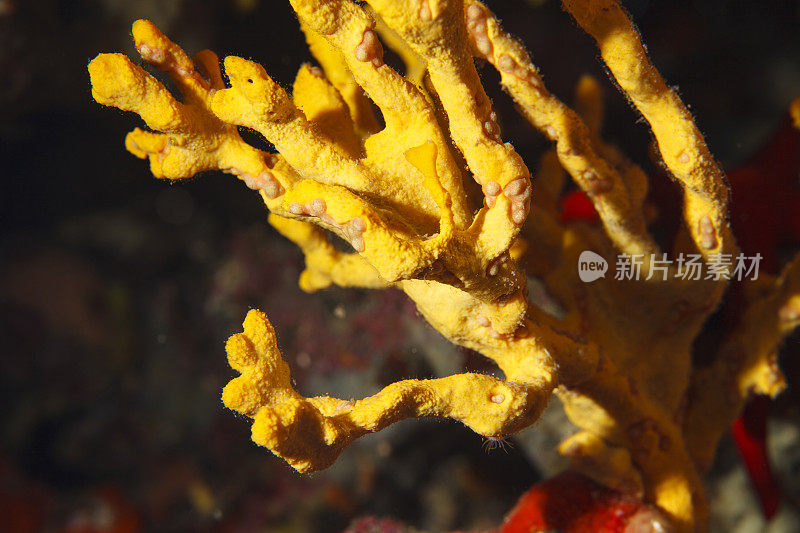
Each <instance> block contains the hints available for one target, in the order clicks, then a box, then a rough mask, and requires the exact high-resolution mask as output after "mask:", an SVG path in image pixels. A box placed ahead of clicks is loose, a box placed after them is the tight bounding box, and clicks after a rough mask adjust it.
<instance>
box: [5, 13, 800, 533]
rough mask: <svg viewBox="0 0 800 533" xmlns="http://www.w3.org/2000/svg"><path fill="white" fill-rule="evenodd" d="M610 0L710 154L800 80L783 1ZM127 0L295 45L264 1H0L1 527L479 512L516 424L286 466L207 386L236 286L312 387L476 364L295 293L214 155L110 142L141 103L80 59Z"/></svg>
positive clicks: (783, 103) (415, 433) (247, 46)
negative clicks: (206, 163)
mask: <svg viewBox="0 0 800 533" xmlns="http://www.w3.org/2000/svg"><path fill="white" fill-rule="evenodd" d="M625 5H626V6H627V7H628V9H629V10H630V12H631V14H632V15H633V17H634V19H635V20H636V21H637V23H638V24H639V26H640V29H641V31H642V34H643V37H644V40H645V42H646V43H647V45H648V47H649V51H650V53H651V55H652V57H653V60H654V62H655V64H656V65H657V66H658V67H659V68H660V70H661V72H662V74H663V75H664V76H665V78H666V79H667V80H668V82H669V83H671V84H674V85H676V86H677V87H678V88H679V91H680V93H681V95H682V96H683V98H684V100H685V101H686V102H687V103H688V104H689V105H690V107H691V109H692V111H693V112H694V113H695V115H696V118H697V123H698V126H699V127H700V129H701V131H703V132H704V133H705V134H706V138H707V141H708V144H709V146H710V148H711V151H712V153H714V154H715V155H716V156H717V157H718V158H719V160H720V161H721V163H722V164H723V166H724V167H725V168H732V167H734V166H736V165H738V164H740V163H742V162H743V161H745V160H746V159H747V158H748V157H749V156H750V155H752V154H753V153H754V151H755V150H756V148H757V147H758V145H759V144H760V143H762V142H763V141H764V140H765V139H766V138H767V137H768V135H769V134H770V132H772V131H773V130H774V129H775V128H776V127H777V125H778V124H779V122H780V120H781V119H782V117H783V116H784V114H785V111H786V109H787V106H788V104H789V102H790V101H791V100H792V99H793V98H796V97H798V96H800V4H798V2H778V1H763V2H762V1H749V2H745V1H722V0H697V1H687V0H678V1H666V0H665V1H658V2H656V1H653V2H645V1H631V2H625ZM490 7H492V8H493V9H494V10H495V11H496V13H497V14H498V15H499V16H500V17H501V18H502V19H503V22H504V25H505V27H506V28H507V29H508V30H509V31H510V32H511V33H513V34H516V35H518V36H520V37H521V38H522V39H523V40H524V41H525V42H526V44H527V45H528V48H529V50H531V52H532V56H533V59H534V62H535V63H536V64H537V65H538V66H539V67H540V69H541V71H542V73H543V74H544V77H545V81H546V83H547V85H548V87H549V88H550V89H551V90H552V91H553V92H554V93H555V94H557V95H558V96H560V97H561V98H562V99H563V100H565V101H567V102H570V101H571V100H572V97H571V94H572V91H573V88H574V86H575V83H576V82H577V80H578V78H579V77H580V76H581V75H582V74H584V73H586V72H589V73H592V74H594V75H595V76H597V77H599V78H602V79H603V80H604V83H605V86H606V88H607V91H606V94H607V105H608V109H607V114H606V116H607V121H606V127H605V131H606V137H607V138H608V139H609V140H611V141H613V142H615V143H618V144H619V145H620V146H623V147H624V148H625V150H626V151H627V152H628V153H629V154H630V155H631V156H633V157H635V158H636V159H637V160H638V161H639V162H641V163H643V164H645V165H650V163H648V157H647V149H648V145H649V142H650V135H649V131H648V130H647V128H646V125H645V124H643V123H642V121H641V120H640V119H639V117H638V115H637V114H636V113H635V112H634V111H632V110H631V109H630V107H629V106H628V104H627V102H626V101H625V100H624V99H623V98H622V97H620V96H619V95H618V94H617V93H616V92H615V90H614V88H613V86H612V85H611V84H610V83H608V82H607V80H606V78H605V74H604V71H603V67H602V65H601V64H599V63H598V62H597V60H596V59H597V52H596V50H595V48H594V47H593V45H592V43H591V42H590V40H589V38H588V37H587V36H586V35H584V34H583V33H582V32H581V31H580V30H578V29H577V28H576V27H575V25H574V23H573V22H572V21H571V20H570V19H569V17H568V16H567V15H566V14H564V13H563V12H562V11H561V9H560V5H559V4H558V2H555V1H552V0H548V1H543V2H529V3H525V2H500V1H495V2H490ZM142 17H144V18H150V19H152V20H153V21H154V22H155V23H156V24H157V25H159V27H160V28H161V29H162V31H164V32H165V33H166V34H167V35H169V36H170V37H171V38H172V39H173V40H174V41H175V42H177V43H179V44H181V45H182V46H183V47H184V48H185V49H186V50H187V51H188V52H189V53H190V54H191V53H194V52H196V51H198V50H200V49H202V48H210V49H212V50H214V51H215V52H217V53H218V54H219V56H220V57H224V56H225V55H229V54H234V55H241V56H244V57H247V58H250V59H253V60H256V61H258V62H260V63H261V64H263V65H264V66H265V67H266V69H267V71H268V72H269V73H270V74H271V75H272V76H273V77H274V78H275V79H276V80H277V81H278V82H280V83H281V84H282V85H284V86H285V87H290V86H291V82H292V79H293V76H294V74H295V73H296V71H297V69H298V68H299V66H300V64H301V63H302V62H304V61H311V57H310V54H309V53H308V51H307V48H306V46H305V43H304V41H303V38H302V36H301V34H300V33H299V30H298V29H297V23H296V20H295V19H294V17H293V15H292V14H291V12H290V10H289V8H288V6H287V5H285V4H284V3H283V2H273V1H264V0H262V1H259V0H238V1H234V0H228V1H224V0H213V1H208V2H199V1H189V0H176V1H173V2H157V1H148V0H130V1H124V0H94V1H89V0H77V1H67V0H61V1H57V0H38V1H22V0H17V1H12V0H0V73H2V77H0V162H1V163H2V164H0V175H2V180H1V181H0V183H2V189H0V202H2V209H1V210H0V220H1V221H2V225H1V226H0V231H2V234H0V274H2V275H0V349H1V350H2V359H1V360H0V372H1V373H0V405H2V406H3V408H2V415H0V515H2V516H3V517H4V518H5V519H7V520H10V521H9V522H8V524H14V527H15V528H17V530H20V531H23V530H25V529H24V527H25V526H28V527H30V528H32V529H28V530H36V529H38V528H45V529H47V530H62V531H63V530H69V531H89V530H92V531H130V530H134V529H135V528H136V527H143V528H145V529H157V530H197V529H224V530H232V531H233V530H236V531H249V530H263V529H270V530H276V531H277V530H282V531H285V530H298V531H307V530H318V531H334V530H337V529H341V528H343V527H345V526H346V525H347V524H348V522H350V520H352V519H353V518H354V517H356V516H359V515H363V514H378V515H390V516H394V517H396V518H398V519H401V520H403V521H405V522H407V523H409V524H411V525H414V526H417V527H425V528H430V529H434V530H436V529H443V528H456V527H459V528H469V527H490V526H491V524H493V523H495V524H496V523H497V522H498V521H499V520H500V518H501V516H502V514H503V513H504V512H505V511H506V510H507V509H509V508H510V506H511V505H512V504H513V502H514V501H515V499H516V498H517V497H518V496H519V494H521V493H522V492H523V491H524V490H525V488H526V487H527V486H529V485H530V484H531V483H533V482H534V481H536V480H537V479H538V478H539V476H540V470H541V469H540V468H539V467H538V466H537V465H536V464H535V461H532V460H531V459H530V458H529V457H530V456H529V455H526V453H525V452H524V450H522V449H521V447H518V448H514V449H512V450H510V451H509V452H507V453H502V452H500V453H498V452H494V453H485V452H483V451H482V450H481V440H480V438H478V437H476V436H474V435H473V434H471V433H470V432H468V431H467V430H465V429H463V428H462V427H460V426H458V425H456V424H449V423H441V422H440V423H431V422H414V421H411V422H404V423H402V424H400V425H399V428H398V429H396V430H394V431H393V432H387V434H386V435H383V436H374V437H371V438H368V439H365V443H364V444H363V446H361V447H357V448H354V449H353V450H351V451H349V452H346V453H345V455H344V456H343V457H342V460H341V461H342V462H343V463H344V465H343V466H337V468H335V469H333V472H332V473H323V474H319V475H316V476H314V477H309V476H299V475H297V474H295V473H294V472H293V471H291V470H290V469H289V468H288V467H286V466H285V465H284V464H283V463H282V462H281V461H278V460H277V459H275V458H274V457H272V456H271V455H270V454H269V452H267V451H265V450H261V449H257V448H256V447H255V446H254V445H252V443H250V441H249V430H248V424H247V423H246V421H245V420H243V419H237V418H236V417H235V416H234V415H233V413H231V412H228V411H226V410H224V408H223V407H222V405H221V403H220V401H219V392H220V390H221V388H222V386H223V385H224V384H225V383H226V382H227V381H228V380H229V379H230V378H231V377H232V376H233V373H232V372H231V371H230V369H229V368H228V367H227V364H226V361H225V356H224V351H223V343H224V340H225V339H226V338H227V336H228V335H230V334H231V333H233V332H235V331H237V329H238V328H239V324H240V322H241V320H242V318H243V317H244V314H245V312H246V310H247V309H248V308H249V307H259V308H261V309H263V310H264V311H265V312H267V313H268V314H269V315H270V318H271V319H272V320H273V321H274V323H275V325H276V329H277V330H278V332H279V335H280V339H281V345H282V348H283V350H284V353H285V354H286V357H287V359H289V361H290V363H291V364H292V367H293V373H294V375H295V376H296V379H297V380H298V383H299V384H300V385H301V387H306V388H307V389H306V390H323V391H327V390H339V389H341V390H344V391H351V394H353V395H354V396H356V397H358V396H361V395H364V394H369V393H370V392H373V391H374V390H376V389H377V387H379V386H380V385H382V384H386V383H388V382H391V381H394V380H396V379H399V378H403V377H408V376H418V377H419V376H428V375H433V374H436V373H438V371H439V370H440V367H438V366H437V363H436V361H438V360H439V359H437V357H451V359H452V358H455V359H453V360H455V363H452V362H451V363H448V364H455V365H456V367H457V368H458V367H460V368H463V367H465V366H466V367H471V366H472V367H474V366H476V365H477V366H479V365H480V364H481V363H480V362H479V360H478V359H476V358H475V357H474V356H473V355H471V354H469V353H466V352H463V351H459V350H455V349H453V348H450V347H448V346H447V345H446V343H444V342H443V341H441V340H440V339H438V336H437V335H436V334H435V333H433V332H432V331H431V330H430V328H428V327H427V326H425V325H424V324H422V323H421V322H422V321H421V320H420V319H418V317H416V313H415V311H414V309H413V306H411V305H410V304H408V303H407V302H406V301H405V299H404V298H403V297H402V296H401V295H399V294H398V293H395V292H393V291H386V292H384V293H362V292H359V291H338V290H332V291H327V292H326V293H324V294H320V295H305V294H303V293H301V292H300V291H299V289H297V288H296V279H297V275H298V274H299V272H300V268H301V266H302V258H301V257H300V254H299V252H297V251H296V250H294V249H293V248H292V247H291V246H289V245H287V244H286V243H285V242H283V241H282V240H281V239H280V238H279V237H278V236H277V235H276V234H275V233H274V232H273V231H271V230H270V229H269V228H268V227H267V225H266V211H265V209H264V206H263V204H262V203H261V201H260V199H259V198H258V196H257V195H255V194H252V193H251V192H250V191H248V190H247V189H246V188H245V187H243V186H241V185H240V184H238V183H236V182H235V181H234V180H232V179H231V177H230V176H227V175H222V174H220V173H208V174H204V175H202V176H199V177H196V178H195V179H193V180H191V182H183V183H181V184H179V185H172V186H170V185H169V184H167V183H163V182H158V181H157V180H155V179H153V178H152V176H151V175H150V173H149V169H148V167H147V164H146V163H145V162H143V161H140V160H138V159H136V158H134V157H133V156H131V155H130V154H128V153H127V152H125V150H124V148H123V139H124V136H125V134H126V132H127V131H129V130H131V129H133V128H134V127H136V126H139V125H140V120H139V118H138V117H136V116H134V115H132V114H126V113H122V112H120V111H118V110H116V109H111V108H103V107H102V106H100V105H98V104H96V103H95V102H94V101H93V100H92V98H91V94H90V88H89V83H88V75H87V72H86V64H87V63H88V61H89V60H90V59H91V58H93V57H94V56H95V55H96V54H97V53H99V52H123V53H126V54H128V55H130V56H132V57H133V52H134V50H133V46H132V42H131V37H130V24H131V23H132V21H133V20H135V19H136V18H142ZM482 75H483V77H484V82H485V85H486V86H487V90H488V91H489V92H490V94H491V95H492V97H493V98H494V100H495V103H496V105H497V107H498V109H499V110H500V115H501V120H502V122H503V126H504V135H505V137H506V138H507V139H508V140H510V141H511V142H513V143H514V145H515V147H516V148H517V150H518V151H519V152H520V153H521V154H522V155H523V158H525V160H526V161H527V162H528V163H529V165H533V164H534V163H535V161H536V158H537V157H538V155H539V154H540V153H541V152H542V150H543V149H544V148H545V146H546V145H545V143H544V141H543V140H542V138H541V137H540V136H539V135H538V134H537V133H535V132H534V131H532V130H531V128H530V127H529V126H528V125H527V124H526V123H525V122H524V120H523V119H522V118H521V117H519V116H518V115H517V114H515V113H514V110H513V106H512V105H511V103H510V102H509V99H508V98H507V96H506V95H504V94H503V93H502V92H501V91H500V90H499V89H498V88H497V83H496V82H497V76H496V75H495V74H494V73H493V72H490V71H489V70H488V69H483V70H482ZM647 168H648V169H649V170H652V169H653V167H652V165H651V166H649V167H647ZM343 305H344V306H345V307H342V306H343ZM343 316H345V317H346V318H343ZM376 317H378V318H377V319H376ZM433 352H435V353H436V354H438V355H431V353H433ZM441 354H447V355H446V356H441ZM309 360H310V362H309ZM443 364H444V363H443ZM359 376H366V377H364V378H360V377H359ZM343 394H346V392H344V393H343ZM2 520H3V518H0V529H3V527H2V524H3V522H2ZM117 526H119V527H120V528H121V529H113V528H114V527H117ZM9 527H11V526H9ZM81 527H84V528H89V529H83V530H82V529H80V528H81ZM126 527H127V528H128V529H125V528H126ZM70 528H71V529H70ZM91 528H94V529H91ZM104 528H105V529H104Z"/></svg>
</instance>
